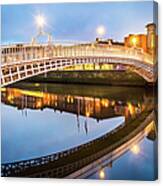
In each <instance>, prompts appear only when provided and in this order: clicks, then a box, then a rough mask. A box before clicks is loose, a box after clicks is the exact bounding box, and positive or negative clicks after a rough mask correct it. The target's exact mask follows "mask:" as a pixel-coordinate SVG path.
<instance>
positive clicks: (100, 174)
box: [99, 169, 105, 179]
mask: <svg viewBox="0 0 163 186" xmlns="http://www.w3.org/2000/svg"><path fill="white" fill-rule="evenodd" d="M99 177H100V179H104V178H105V172H104V169H101V170H100V172H99Z"/></svg>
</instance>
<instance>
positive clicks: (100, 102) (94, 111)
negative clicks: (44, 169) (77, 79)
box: [1, 83, 156, 179]
mask: <svg viewBox="0 0 163 186" xmlns="http://www.w3.org/2000/svg"><path fill="white" fill-rule="evenodd" d="M1 100H2V115H4V117H3V119H2V132H3V136H2V148H3V151H2V162H12V161H15V160H22V159H29V158H33V157H38V156H42V155H46V154H50V153H54V152H59V151H63V150H65V149H68V148H72V147H75V146H77V145H80V144H85V143H87V142H88V141H91V140H93V139H96V138H98V137H100V136H102V135H104V134H106V133H109V132H112V133H113V134H114V132H116V131H118V130H119V128H118V127H120V129H121V127H124V126H125V125H126V124H127V123H129V121H130V120H131V121H132V120H133V119H135V118H139V117H141V115H142V114H143V113H145V112H147V111H148V110H149V111H152V110H153V109H154V98H153V94H152V93H151V91H146V90H145V89H142V88H125V87H124V88H122V87H111V88H110V87H98V86H92V87H86V86H74V85H68V86H67V85H51V84H32V83H31V84H30V83H19V84H16V85H14V87H8V88H2V89H1ZM8 113H9V114H10V117H8ZM153 124H154V123H153V122H151V124H150V123H149V124H148V127H146V128H145V131H143V135H142V136H143V137H141V138H140V139H139V140H137V141H136V143H132V145H131V146H130V145H127V148H126V147H125V148H124V149H125V150H124V151H123V150H122V152H119V155H118V154H116V157H115V158H113V157H114V156H113V157H112V158H111V160H110V159H108V162H107V163H106V162H104V164H103V163H102V162H99V165H98V166H97V167H101V168H100V169H98V170H96V171H95V173H93V174H92V173H91V174H87V176H84V177H85V178H93V179H96V178H100V179H114V178H115V179H121V176H122V175H123V171H122V167H121V172H122V173H121V174H120V171H118V170H117V168H118V166H120V165H122V164H123V165H125V163H126V164H127V166H128V167H129V169H131V170H132V163H131V162H130V163H129V159H128V158H129V157H132V156H139V155H140V154H142V149H143V148H142V146H141V145H140V143H141V144H142V141H143V143H144V134H145V136H147V137H148V139H150V140H155V139H156V134H155V132H153V131H156V127H155V125H153ZM137 125H141V123H140V122H138V124H137ZM126 128H127V127H126ZM113 131H114V132H113ZM131 132H132V131H131ZM117 139H118V138H117ZM145 141H146V140H145ZM148 141H149V140H148ZM146 145H147V147H148V149H147V150H150V151H151V149H153V144H151V142H147V141H146ZM126 149H128V152H127V156H126V154H125V155H123V154H124V153H126ZM143 151H144V150H143ZM143 153H145V152H143ZM131 154H132V155H131ZM148 156H149V157H150V161H153V158H154V155H153V153H150V154H148ZM124 157H126V158H124ZM117 158H118V160H116V159H117ZM113 160H114V161H115V160H116V161H115V162H118V161H120V163H118V164H116V163H114V166H113ZM134 161H135V160H134ZM148 163H149V162H146V161H144V162H143V164H144V166H145V167H146V165H147V164H148ZM153 167H154V166H153ZM115 169H116V171H115ZM151 169H152V165H151V166H150V168H149V167H148V168H145V170H144V171H147V172H148V171H149V170H151ZM108 170H109V171H111V170H112V171H111V173H110V172H109V176H108ZM131 170H130V171H131ZM126 174H127V175H128V176H126V177H127V178H128V179H130V178H131V177H132V176H133V175H130V172H128V171H127V170H126ZM153 174H154V173H153V172H151V173H150V178H149V179H151V177H152V176H153ZM122 179H125V176H124V175H123V177H122ZM134 179H136V176H135V177H134Z"/></svg>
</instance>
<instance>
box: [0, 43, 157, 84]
mask: <svg viewBox="0 0 163 186" xmlns="http://www.w3.org/2000/svg"><path fill="white" fill-rule="evenodd" d="M1 56H2V63H1V85H2V86H7V85H10V84H12V83H15V82H18V81H21V80H24V79H27V78H30V77H33V76H37V75H39V74H44V73H48V72H50V71H56V70H64V69H65V68H68V67H72V66H77V65H85V64H88V65H89V64H92V65H94V70H100V65H103V64H106V65H109V64H112V65H114V66H115V67H116V70H121V69H122V68H123V69H126V70H130V71H133V72H135V73H137V74H138V75H140V76H141V77H143V78H144V79H145V80H146V81H147V82H148V83H154V82H155V81H156V79H157V77H156V76H157V66H156V63H155V62H154V59H153V57H152V56H151V55H149V54H148V53H145V52H143V51H141V50H140V49H137V48H127V47H125V46H120V45H111V46H109V45H107V46H106V45H105V46H103V45H100V44H97V43H80V44H76V43H75V44H71V45H67V44H66V45H65V44H60V45H57V44H48V43H46V44H36V43H35V44H31V43H30V44H24V43H23V44H12V45H5V46H2V50H1Z"/></svg>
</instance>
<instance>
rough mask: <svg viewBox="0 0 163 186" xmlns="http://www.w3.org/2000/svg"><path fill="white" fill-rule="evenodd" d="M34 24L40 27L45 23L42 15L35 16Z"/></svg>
mask: <svg viewBox="0 0 163 186" xmlns="http://www.w3.org/2000/svg"><path fill="white" fill-rule="evenodd" d="M36 24H37V26H38V27H40V28H42V27H43V26H44V25H45V18H44V16H42V15H37V16H36Z"/></svg>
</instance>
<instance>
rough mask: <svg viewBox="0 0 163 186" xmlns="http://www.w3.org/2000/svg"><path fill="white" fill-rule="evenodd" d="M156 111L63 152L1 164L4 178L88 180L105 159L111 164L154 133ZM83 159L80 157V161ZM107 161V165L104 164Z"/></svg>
mask: <svg viewBox="0 0 163 186" xmlns="http://www.w3.org/2000/svg"><path fill="white" fill-rule="evenodd" d="M154 117H155V116H154V112H153V111H152V112H143V113H142V114H141V116H139V118H138V119H137V120H132V122H130V123H125V124H122V125H120V126H119V127H117V128H115V129H114V130H113V131H111V132H109V133H106V134H105V135H103V136H102V137H100V138H97V139H95V140H93V141H90V142H88V143H86V144H82V145H80V146H77V147H74V148H72V149H68V150H66V151H63V152H59V153H55V154H51V155H47V156H44V157H40V158H36V159H30V160H24V161H18V162H13V163H6V164H2V176H25V177H67V178H77V177H79V178H80V177H85V176H88V175H89V174H91V173H92V172H93V171H95V170H96V169H97V168H98V165H99V164H100V163H103V164H105V163H106V160H107V161H108V163H111V164H112V162H113V161H114V160H115V159H117V158H118V157H119V156H121V155H122V154H123V153H125V152H126V151H127V150H129V149H130V148H132V147H133V146H134V145H135V144H137V143H138V142H140V141H141V140H142V139H143V138H144V137H145V136H147V135H148V134H149V133H150V132H151V131H152V130H154V124H155V123H154V121H155V118H154ZM79 157H80V158H79ZM104 162H105V163H104Z"/></svg>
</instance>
